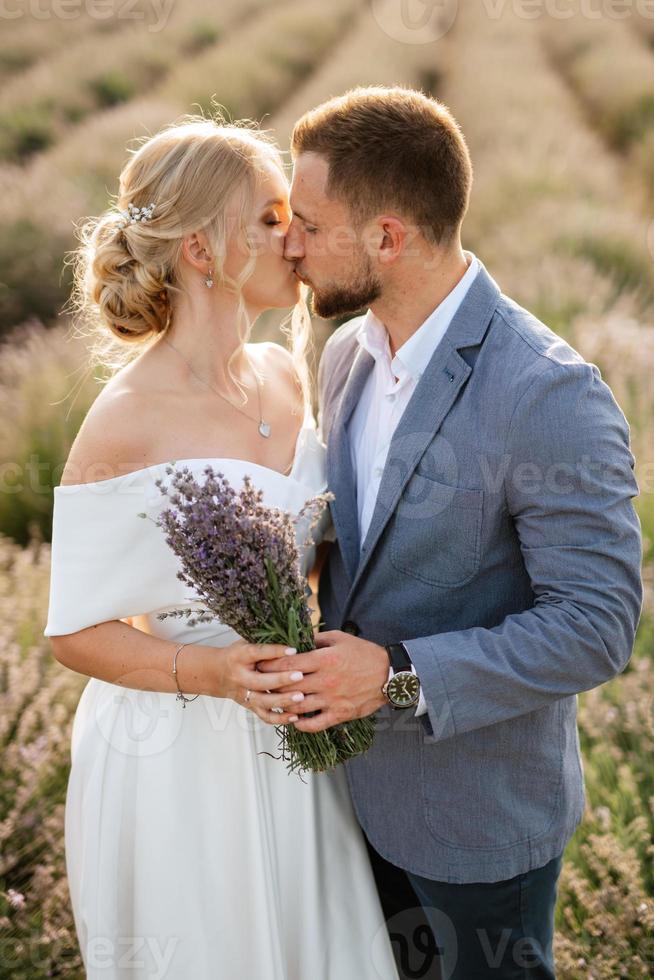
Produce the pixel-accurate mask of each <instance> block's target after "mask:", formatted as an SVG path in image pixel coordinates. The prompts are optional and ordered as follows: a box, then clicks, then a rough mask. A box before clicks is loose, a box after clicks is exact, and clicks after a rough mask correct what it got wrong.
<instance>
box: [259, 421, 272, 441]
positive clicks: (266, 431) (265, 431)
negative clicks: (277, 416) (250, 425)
mask: <svg viewBox="0 0 654 980" xmlns="http://www.w3.org/2000/svg"><path fill="white" fill-rule="evenodd" d="M259 432H260V433H261V435H262V436H263V437H264V438H265V439H267V438H268V436H269V435H270V426H269V425H268V423H267V422H260V423H259Z"/></svg>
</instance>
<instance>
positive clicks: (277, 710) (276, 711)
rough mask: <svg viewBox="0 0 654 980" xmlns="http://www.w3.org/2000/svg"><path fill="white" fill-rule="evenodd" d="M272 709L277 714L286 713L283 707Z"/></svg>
mask: <svg viewBox="0 0 654 980" xmlns="http://www.w3.org/2000/svg"><path fill="white" fill-rule="evenodd" d="M270 710H271V711H274V713H275V714H276V715H283V714H284V709H283V708H271V709H270Z"/></svg>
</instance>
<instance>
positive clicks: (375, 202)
mask: <svg viewBox="0 0 654 980" xmlns="http://www.w3.org/2000/svg"><path fill="white" fill-rule="evenodd" d="M291 152H292V154H293V157H297V156H298V155H299V154H300V153H318V154H320V155H321V156H323V157H325V158H326V160H327V162H328V165H329V177H328V181H327V188H326V192H327V195H328V197H333V198H336V199H338V200H340V201H342V202H343V203H344V204H345V205H346V206H347V208H348V210H349V211H350V214H351V215H352V218H353V221H354V223H355V224H356V225H358V226H361V225H363V224H364V223H365V222H366V221H367V220H369V219H371V218H372V217H373V216H374V215H375V214H379V213H380V212H381V211H384V210H387V209H389V210H392V211H395V212H397V213H399V214H401V215H404V216H406V217H408V218H411V219H412V221H413V222H414V223H415V224H416V225H417V226H418V227H419V229H420V231H421V233H422V234H423V236H424V237H425V238H426V239H427V240H428V241H430V242H431V244H443V245H447V244H448V243H449V242H450V241H451V239H452V238H453V236H454V235H455V234H456V232H457V230H458V228H459V227H460V225H461V222H462V221H463V218H464V216H465V213H466V211H467V208H468V199H469V195H470V187H471V185H472V164H471V162H470V155H469V153H468V147H467V146H466V142H465V139H464V137H463V133H462V132H461V130H460V128H459V125H458V123H457V122H456V120H455V119H454V117H453V116H452V114H451V112H450V111H449V109H448V108H447V106H446V105H444V104H443V103H442V102H438V101H437V100H436V99H433V98H430V97H429V96H427V95H424V94H423V93H422V92H419V91H416V90H414V89H406V88H401V87H394V88H387V87H384V86H370V87H366V88H354V89H351V90H350V91H349V92H346V93H345V95H341V96H338V97H337V98H333V99H329V100H328V101H327V102H323V103H322V104H321V105H319V106H317V107H316V108H315V109H311V110H309V112H307V113H305V114H304V115H303V116H302V117H301V118H300V119H299V120H298V121H297V123H296V124H295V128H294V129H293V135H292V137H291Z"/></svg>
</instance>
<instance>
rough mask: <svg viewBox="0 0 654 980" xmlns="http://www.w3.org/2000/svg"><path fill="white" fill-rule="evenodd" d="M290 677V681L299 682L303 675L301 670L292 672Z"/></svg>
mask: <svg viewBox="0 0 654 980" xmlns="http://www.w3.org/2000/svg"><path fill="white" fill-rule="evenodd" d="M290 677H291V680H292V681H301V680H302V678H303V677H304V674H303V673H302V671H301V670H294V671H293V673H292V674H291V675H290Z"/></svg>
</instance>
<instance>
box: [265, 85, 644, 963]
mask: <svg viewBox="0 0 654 980" xmlns="http://www.w3.org/2000/svg"><path fill="white" fill-rule="evenodd" d="M292 153H293V158H294V164H295V166H294V177H293V185H292V192H291V206H292V210H293V220H292V223H291V226H290V228H289V232H288V237H287V240H286V253H285V254H286V258H287V259H288V260H289V261H290V262H293V263H294V266H295V271H296V273H297V275H298V276H299V278H300V279H302V281H303V282H305V283H307V284H308V285H309V286H310V287H311V289H312V291H313V304H314V307H315V312H316V313H317V314H318V315H320V316H322V317H343V316H346V315H347V314H350V313H353V312H356V311H357V310H361V309H365V308H368V311H367V313H366V314H365V316H363V317H357V318H356V319H354V320H350V322H347V323H345V324H344V325H343V326H341V327H339V328H338V329H337V330H336V331H335V333H334V334H333V336H332V337H330V339H329V341H328V342H327V345H326V347H325V350H324V353H323V356H322V359H321V362H320V369H319V394H320V409H321V411H320V417H321V426H322V435H323V438H324V440H325V442H326V444H327V465H328V480H329V488H330V490H331V491H332V492H333V493H334V495H335V500H334V502H333V504H332V516H333V523H334V526H335V532H336V541H335V545H334V546H333V547H332V549H331V552H330V554H329V558H328V560H327V562H326V565H325V567H324V569H323V571H322V574H321V578H320V590H319V602H320V609H321V615H322V619H323V620H324V621H325V624H326V631H325V632H321V633H319V634H318V635H317V644H318V646H319V649H318V650H317V651H315V652H312V653H305V654H297V655H296V662H295V663H294V667H295V666H297V667H298V668H299V669H301V670H303V671H304V672H305V675H306V676H305V679H304V681H303V683H302V684H301V685H300V690H304V691H305V694H306V698H305V701H304V702H303V705H302V711H303V712H305V713H307V712H312V711H315V710H316V709H320V714H316V715H314V716H313V717H310V718H304V719H303V718H300V720H299V721H298V722H296V727H297V728H298V729H301V730H303V731H318V730H320V729H323V728H327V727H329V726H330V725H333V724H335V723H336V722H339V721H343V720H346V719H350V718H354V717H361V716H364V715H368V714H371V713H372V712H375V711H376V712H378V714H377V735H376V740H375V743H374V746H373V747H372V748H371V749H370V750H369V751H368V752H367V753H365V754H364V755H361V756H359V757H357V758H355V759H354V760H352V761H351V762H349V763H348V764H347V766H346V770H347V775H348V779H349V785H350V789H351V793H352V797H353V801H354V805H355V808H356V812H357V815H358V818H359V821H360V823H361V826H362V828H363V831H364V832H365V835H366V838H367V840H368V845H369V850H370V854H371V859H372V862H373V868H374V871H375V876H376V879H377V884H378V887H379V891H380V894H381V897H382V902H383V905H384V910H385V914H386V918H387V924H388V928H389V931H390V933H391V935H392V937H393V938H394V939H397V940H398V941H399V942H398V943H397V944H395V949H396V957H397V959H398V967H399V969H400V972H401V975H405V973H404V971H406V975H411V976H423V977H427V976H429V977H434V976H438V971H439V970H440V972H441V975H442V976H443V977H444V978H445V977H447V978H450V980H452V978H454V980H477V978H486V977H488V978H497V980H500V978H502V980H503V978H513V977H525V976H529V977H530V978H534V980H536V978H539V980H540V978H552V977H554V964H553V955H552V934H553V921H554V906H555V902H556V887H557V880H558V876H559V873H560V869H561V858H562V853H563V851H564V848H565V846H566V844H567V842H568V841H569V840H570V838H571V836H572V835H573V833H574V830H575V828H576V827H577V825H578V824H579V822H580V820H581V818H582V815H583V810H584V788H583V773H582V764H581V760H580V753H579V739H578V733H577V726H576V708H577V698H576V695H577V693H578V692H579V691H585V690H589V689H590V688H594V687H597V686H598V685H599V684H602V683H604V682H605V681H607V680H609V679H610V678H612V677H614V676H615V675H616V674H619V673H620V672H621V671H622V670H624V668H625V666H626V665H627V662H628V660H629V658H630V655H631V652H632V647H633V642H634V635H635V632H636V627H637V624H638V620H639V615H640V609H641V601H642V582H641V576H640V564H641V533H640V525H639V521H638V518H637V516H636V514H635V511H634V508H633V505H632V498H633V497H634V496H636V495H637V493H638V487H637V484H636V481H635V479H634V473H633V465H634V459H633V456H632V454H631V452H630V448H629V428H628V425H627V422H626V420H625V418H624V415H623V414H622V412H621V410H620V408H619V407H618V405H617V404H616V402H615V400H614V398H613V396H612V393H611V391H610V389H609V388H608V387H607V385H606V384H605V383H604V382H603V381H602V380H601V378H600V373H599V371H598V369H597V368H596V367H595V366H594V365H593V364H589V363H587V362H586V361H584V359H583V358H582V357H581V356H580V355H579V354H578V353H577V352H576V351H575V350H574V349H573V348H572V347H570V346H569V345H568V344H567V343H566V342H565V341H564V340H563V339H562V338H561V337H559V336H557V335H556V334H555V333H553V332H552V331H551V330H550V329H549V328H548V327H546V326H545V325H544V324H543V323H541V322H540V321H539V320H537V319H536V317H534V316H533V315H532V314H530V313H529V312H528V311H527V310H525V309H523V308H522V307H520V306H519V305H518V304H517V303H516V302H514V301H513V300H512V299H510V298H509V297H507V296H505V295H503V294H502V293H501V292H500V288H499V286H498V284H497V283H496V282H495V280H494V279H493V278H492V277H491V276H490V275H489V273H488V271H487V270H486V268H485V266H484V264H483V263H482V262H481V261H480V259H479V258H478V257H476V256H475V255H474V254H473V253H471V252H470V251H466V250H463V249H462V247H461V239H460V232H461V224H462V221H463V218H464V216H465V213H466V210H467V206H468V200H469V193H470V188H471V183H472V168H471V164H470V159H469V155H468V151H467V147H466V144H465V142H464V138H463V136H462V134H461V131H460V130H459V128H458V126H457V124H456V122H455V120H454V119H453V117H452V115H451V114H450V112H449V111H448V110H447V108H446V107H445V106H443V105H442V104H440V103H438V102H436V101H434V100H433V99H430V98H428V97H426V96H424V95H423V94H421V93H420V92H416V91H411V90H407V89H399V88H381V87H374V88H369V89H366V88H363V89H355V90H353V91H351V92H349V93H347V94H346V95H345V96H342V97H340V98H335V99H332V100H330V101H328V102H326V103H325V104H323V105H320V106H318V108H316V109H314V110H312V111H310V112H308V113H307V114H306V115H305V116H303V117H302V118H301V119H300V120H299V121H298V123H297V124H296V126H295V129H294V132H293V140H292ZM266 666H267V667H268V668H269V669H276V666H275V664H274V663H272V662H271V663H268V664H267V665H266ZM277 666H278V664H277ZM296 686H297V685H296ZM334 859H335V860H338V856H337V855H336V856H335V857H334ZM419 914H422V915H424V916H426V918H427V920H428V922H429V924H430V926H431V929H432V932H433V938H434V939H435V943H436V945H435V946H434V954H433V957H432V960H433V962H431V963H427V964H426V965H425V964H422V965H421V960H420V949H424V948H425V947H424V935H423V934H422V933H420V936H421V937H422V938H421V939H420V942H418V939H417V938H416V937H417V929H416V928H415V926H416V923H417V922H418V921H419V919H417V918H416V916H418V915H419ZM412 943H413V948H412V947H411V944H412ZM421 944H423V945H421ZM416 946H417V947H418V948H417V949H416ZM412 957H413V959H412ZM436 961H438V962H436ZM421 970H422V972H421Z"/></svg>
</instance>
